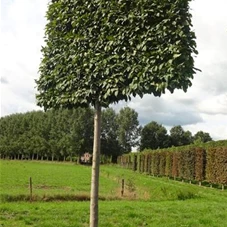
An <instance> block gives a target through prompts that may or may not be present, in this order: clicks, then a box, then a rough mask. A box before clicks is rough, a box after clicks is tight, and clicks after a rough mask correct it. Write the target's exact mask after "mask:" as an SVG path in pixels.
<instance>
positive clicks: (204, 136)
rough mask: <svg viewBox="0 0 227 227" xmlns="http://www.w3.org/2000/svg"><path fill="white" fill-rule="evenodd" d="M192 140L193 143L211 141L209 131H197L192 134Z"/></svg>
mask: <svg viewBox="0 0 227 227" xmlns="http://www.w3.org/2000/svg"><path fill="white" fill-rule="evenodd" d="M193 140H194V143H206V142H209V141H212V138H211V136H210V134H209V133H207V132H203V131H198V132H197V133H196V134H195V135H194V136H193Z"/></svg>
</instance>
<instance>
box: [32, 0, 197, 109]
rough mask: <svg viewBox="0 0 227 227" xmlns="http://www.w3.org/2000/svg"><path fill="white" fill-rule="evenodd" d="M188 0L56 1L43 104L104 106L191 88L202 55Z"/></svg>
mask: <svg viewBox="0 0 227 227" xmlns="http://www.w3.org/2000/svg"><path fill="white" fill-rule="evenodd" d="M189 2H190V0H176V1H170V0H164V1H151V0H143V1H137V0H130V1H129V0H121V1H106V0H95V1H80V0H74V1H72V0H64V1H61V0H52V1H51V2H50V3H49V7H48V11H47V14H46V17H47V25H46V33H45V41H46V45H45V46H44V47H43V48H42V53H43V59H42V62H41V65H40V69H39V71H40V78H39V79H38V80H36V83H37V88H38V94H37V100H38V105H40V106H44V108H45V109H49V108H59V107H73V106H88V105H89V104H93V105H94V104H95V102H96V101H98V102H99V103H100V104H101V105H102V106H108V105H109V104H110V103H113V102H118V101H119V100H128V99H130V95H134V96H135V95H140V96H141V97H142V96H143V94H146V93H149V94H153V95H155V96H160V95H161V94H162V93H164V92H165V89H168V90H170V91H171V92H173V91H174V89H176V88H177V89H183V90H184V91H186V90H187V88H188V87H189V86H191V81H190V80H191V79H192V78H193V74H194V73H195V68H194V60H193V54H197V51H196V42H195V34H194V32H193V31H192V30H191V26H192V23H191V14H190V12H189Z"/></svg>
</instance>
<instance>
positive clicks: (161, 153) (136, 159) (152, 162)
mask: <svg viewBox="0 0 227 227" xmlns="http://www.w3.org/2000/svg"><path fill="white" fill-rule="evenodd" d="M219 145H221V146H219ZM118 164H120V165H121V166H123V167H126V168H130V169H132V170H134V171H139V172H141V173H147V174H149V175H154V176H166V177H171V178H178V179H179V178H180V179H184V180H189V181H198V182H202V181H206V182H209V183H210V184H222V185H227V140H226V141H218V142H216V143H215V142H212V143H208V144H203V145H201V146H184V147H176V148H169V149H161V150H144V151H143V152H140V153H130V154H126V155H123V156H120V157H118Z"/></svg>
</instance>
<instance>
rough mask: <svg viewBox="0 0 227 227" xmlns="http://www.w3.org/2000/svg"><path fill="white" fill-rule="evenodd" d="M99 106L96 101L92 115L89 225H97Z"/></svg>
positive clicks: (94, 226) (93, 226) (96, 226)
mask: <svg viewBox="0 0 227 227" xmlns="http://www.w3.org/2000/svg"><path fill="white" fill-rule="evenodd" d="M100 135H101V106H100V103H99V102H98V101H97V102H96V104H95V116H94V144H93V156H92V176H91V201H90V227H98V195H99V165H100V142H101V140H100Z"/></svg>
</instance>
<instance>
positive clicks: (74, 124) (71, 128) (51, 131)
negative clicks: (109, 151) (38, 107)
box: [0, 108, 93, 160]
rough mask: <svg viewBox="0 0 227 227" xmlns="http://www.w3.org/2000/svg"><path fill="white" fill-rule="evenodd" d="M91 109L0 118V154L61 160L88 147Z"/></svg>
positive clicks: (88, 149) (89, 147)
mask: <svg viewBox="0 0 227 227" xmlns="http://www.w3.org/2000/svg"><path fill="white" fill-rule="evenodd" d="M92 118H93V111H92V110H91V109H81V108H78V109H74V110H58V111H47V112H46V113H44V112H42V111H36V112H28V113H25V114H14V115H10V116H6V117H4V118H1V119H0V154H1V157H2V158H7V157H8V158H12V159H52V160H65V159H66V157H68V156H69V157H70V159H71V158H72V156H77V155H79V154H81V153H84V152H87V151H91V150H92V133H93V120H92Z"/></svg>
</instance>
